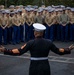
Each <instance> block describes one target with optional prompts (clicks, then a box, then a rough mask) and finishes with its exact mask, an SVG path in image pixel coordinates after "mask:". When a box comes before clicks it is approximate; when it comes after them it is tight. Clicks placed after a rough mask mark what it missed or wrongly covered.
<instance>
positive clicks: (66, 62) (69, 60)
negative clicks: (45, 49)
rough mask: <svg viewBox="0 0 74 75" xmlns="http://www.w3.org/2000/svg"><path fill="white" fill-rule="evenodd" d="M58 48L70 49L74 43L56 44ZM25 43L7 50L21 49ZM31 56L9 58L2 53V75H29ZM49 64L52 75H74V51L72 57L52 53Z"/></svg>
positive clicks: (0, 71) (0, 57) (0, 59)
mask: <svg viewBox="0 0 74 75" xmlns="http://www.w3.org/2000/svg"><path fill="white" fill-rule="evenodd" d="M54 44H55V45H56V46H57V47H63V48H64V47H68V46H69V45H71V44H74V42H54ZM22 45H23V43H21V44H18V45H6V46H5V47H6V48H9V49H12V48H20V47H21V46H22ZM29 58H30V54H29V52H27V53H25V54H24V55H22V56H17V57H14V56H8V55H3V54H1V53H0V75H28V71H29V64H30V60H29ZM49 63H50V67H51V74H52V75H74V50H73V51H72V53H71V54H70V55H64V56H59V55H57V54H54V53H53V52H50V54H49Z"/></svg>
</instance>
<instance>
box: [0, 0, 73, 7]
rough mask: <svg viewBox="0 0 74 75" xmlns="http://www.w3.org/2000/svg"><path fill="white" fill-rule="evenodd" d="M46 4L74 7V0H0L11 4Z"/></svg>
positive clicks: (7, 4)
mask: <svg viewBox="0 0 74 75" xmlns="http://www.w3.org/2000/svg"><path fill="white" fill-rule="evenodd" d="M41 4H45V6H48V5H65V6H70V7H74V0H0V5H5V6H7V7H8V6H10V5H24V6H26V5H38V6H40V5H41Z"/></svg>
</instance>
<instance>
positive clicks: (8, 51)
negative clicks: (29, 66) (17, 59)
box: [0, 44, 26, 55]
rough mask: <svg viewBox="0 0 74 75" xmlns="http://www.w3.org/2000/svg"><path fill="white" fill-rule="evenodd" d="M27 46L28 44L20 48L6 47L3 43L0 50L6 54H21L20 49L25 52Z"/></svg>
mask: <svg viewBox="0 0 74 75" xmlns="http://www.w3.org/2000/svg"><path fill="white" fill-rule="evenodd" d="M25 46H26V44H25V45H23V46H22V47H21V48H20V49H6V48H5V47H3V46H2V45H1V46H0V52H3V53H4V54H7V55H21V53H20V51H19V50H23V51H24V52H26V50H24V49H25ZM24 52H23V53H24ZM23 53H22V54H23Z"/></svg>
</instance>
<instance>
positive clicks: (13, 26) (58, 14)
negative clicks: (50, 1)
mask: <svg viewBox="0 0 74 75" xmlns="http://www.w3.org/2000/svg"><path fill="white" fill-rule="evenodd" d="M34 23H41V24H43V25H45V26H46V30H45V34H44V38H46V39H50V40H51V41H55V40H57V41H74V8H71V7H65V6H63V5H59V6H54V5H52V6H47V7H45V6H41V7H38V6H31V5H28V6H23V5H19V6H14V5H11V6H9V8H7V9H5V8H4V5H0V44H5V45H6V44H14V45H15V44H19V43H20V42H27V41H29V40H31V39H34V34H33V32H34V30H33V24H34Z"/></svg>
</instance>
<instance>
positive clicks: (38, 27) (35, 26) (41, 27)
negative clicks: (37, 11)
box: [33, 23, 46, 32]
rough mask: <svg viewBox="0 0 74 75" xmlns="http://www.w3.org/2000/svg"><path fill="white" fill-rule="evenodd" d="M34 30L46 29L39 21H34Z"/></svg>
mask: <svg viewBox="0 0 74 75" xmlns="http://www.w3.org/2000/svg"><path fill="white" fill-rule="evenodd" d="M33 27H34V30H35V31H39V32H40V31H44V30H45V29H46V27H45V26H44V25H43V24H40V23H34V24H33Z"/></svg>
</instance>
